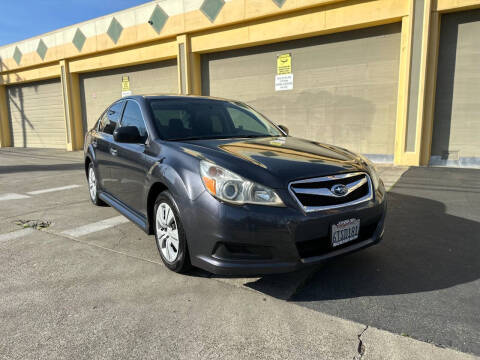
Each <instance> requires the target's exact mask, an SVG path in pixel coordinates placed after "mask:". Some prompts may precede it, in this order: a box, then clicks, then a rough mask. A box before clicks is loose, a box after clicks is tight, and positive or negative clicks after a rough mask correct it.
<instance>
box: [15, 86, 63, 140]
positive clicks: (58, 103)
mask: <svg viewBox="0 0 480 360" xmlns="http://www.w3.org/2000/svg"><path fill="white" fill-rule="evenodd" d="M7 89H8V105H9V115H10V129H11V131H12V140H13V146H15V147H41V148H65V145H66V135H65V131H66V130H65V117H64V116H65V113H64V110H63V100H62V88H61V85H60V80H49V81H42V82H37V83H31V84H22V85H15V86H9V87H8V88H7Z"/></svg>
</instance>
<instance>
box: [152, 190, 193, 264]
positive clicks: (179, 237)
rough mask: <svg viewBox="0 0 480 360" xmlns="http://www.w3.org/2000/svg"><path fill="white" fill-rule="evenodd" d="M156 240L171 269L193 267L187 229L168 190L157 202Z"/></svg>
mask: <svg viewBox="0 0 480 360" xmlns="http://www.w3.org/2000/svg"><path fill="white" fill-rule="evenodd" d="M154 228H155V240H156V243H157V248H158V252H159V253H160V257H161V258H162V261H163V263H164V264H165V266H167V267H168V268H169V269H170V270H172V271H175V272H178V273H182V272H186V271H187V270H189V269H190V268H191V265H190V256H189V254H188V247H187V239H186V237H185V231H184V230H183V225H182V223H181V220H180V217H179V215H178V210H177V206H176V203H175V200H174V199H173V197H172V195H171V194H170V192H168V191H164V192H162V193H161V194H160V195H159V196H158V197H157V201H156V202H155V227H154Z"/></svg>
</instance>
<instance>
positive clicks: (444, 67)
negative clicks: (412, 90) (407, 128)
mask: <svg viewBox="0 0 480 360" xmlns="http://www.w3.org/2000/svg"><path fill="white" fill-rule="evenodd" d="M474 22H480V10H473V11H469V12H468V13H467V12H459V13H454V14H448V15H445V16H443V17H442V27H441V33H440V39H441V40H442V41H441V43H440V48H439V56H438V71H437V86H436V100H435V115H434V128H433V139H432V155H434V156H435V155H436V156H441V157H442V160H447V159H448V155H449V154H448V151H449V150H452V149H450V137H451V136H450V134H451V130H452V120H454V119H452V116H453V110H454V104H453V100H454V96H455V97H456V98H457V99H458V100H460V101H461V99H462V98H463V97H465V94H463V92H465V91H468V90H470V91H474V90H475V89H476V88H475V87H474V88H472V85H473V86H474V84H470V85H467V84H466V83H465V81H467V82H468V81H473V80H474V79H473V78H470V79H468V73H467V74H465V73H464V74H463V75H462V74H457V86H458V85H459V82H460V81H462V80H463V81H462V85H461V87H459V88H457V90H456V92H455V94H454V91H455V79H456V66H457V61H458V59H457V50H458V51H461V49H462V48H464V47H465V45H466V44H465V41H467V40H464V43H461V44H458V39H459V27H460V26H462V25H464V24H468V23H474ZM471 36H474V34H473V33H472V34H471ZM463 38H464V39H468V38H467V37H463ZM468 41H471V43H470V44H468V45H469V47H470V46H472V48H475V44H478V41H476V40H472V39H469V40H468ZM463 53H464V54H465V50H463ZM477 55H478V53H477ZM472 61H473V58H472ZM465 86H468V89H467V88H465ZM458 100H457V104H456V106H455V107H456V109H457V114H458V117H459V119H458V120H457V121H469V120H470V119H468V117H469V116H471V117H477V116H476V114H478V111H479V108H478V107H474V106H472V105H473V104H465V103H464V104H459V103H458ZM453 150H458V149H453Z"/></svg>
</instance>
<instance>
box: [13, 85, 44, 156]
mask: <svg viewBox="0 0 480 360" xmlns="http://www.w3.org/2000/svg"><path fill="white" fill-rule="evenodd" d="M34 90H35V92H36V93H38V86H34ZM8 100H9V101H8V106H9V111H8V112H9V114H10V117H11V118H12V119H11V121H12V123H13V121H18V120H19V121H20V126H21V131H22V144H21V145H20V144H17V143H15V142H14V141H15V140H14V136H13V127H12V126H10V136H11V139H12V146H15V147H27V146H28V144H27V126H28V128H29V129H30V130H35V127H34V126H33V124H32V122H31V121H30V120H29V119H28V117H27V115H26V114H25V103H24V95H23V90H22V87H21V86H13V87H11V88H9V89H8ZM12 105H13V106H14V107H15V109H16V110H17V111H18V114H19V116H20V119H18V120H17V119H14V118H13V116H12V115H11V114H12V109H11V106H12Z"/></svg>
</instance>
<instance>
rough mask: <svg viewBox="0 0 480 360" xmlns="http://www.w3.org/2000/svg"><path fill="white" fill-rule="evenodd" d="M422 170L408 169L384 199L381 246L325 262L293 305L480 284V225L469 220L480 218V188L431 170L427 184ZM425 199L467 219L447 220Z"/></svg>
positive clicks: (445, 214)
mask: <svg viewBox="0 0 480 360" xmlns="http://www.w3.org/2000/svg"><path fill="white" fill-rule="evenodd" d="M455 170H457V171H458V172H462V170H460V169H455ZM426 171H427V172H428V171H429V169H425V168H411V169H409V170H408V171H407V172H406V173H405V174H404V175H403V176H402V177H401V178H400V180H399V181H398V182H397V184H396V185H395V186H394V187H393V189H392V190H391V191H390V192H389V193H388V197H387V198H388V215H387V220H386V228H385V235H384V239H383V242H381V243H380V244H379V245H377V246H374V247H371V248H369V249H365V250H364V251H361V252H358V253H355V254H351V255H347V256H344V257H342V258H337V259H332V260H330V261H328V262H326V263H325V264H324V265H323V266H322V267H321V268H320V269H319V271H318V272H317V273H316V275H315V277H314V278H313V279H312V281H311V282H310V284H309V285H308V291H304V292H300V293H298V294H297V295H296V296H294V298H293V299H292V300H295V301H319V300H334V299H347V298H355V297H363V296H382V295H394V294H409V293H419V292H428V291H434V290H440V289H445V288H449V287H452V286H456V285H460V284H464V283H468V282H472V281H475V280H477V279H479V278H480V261H479V254H480V235H479V234H480V222H478V221H475V220H472V219H475V218H476V219H478V218H479V217H480V186H478V185H476V186H475V181H473V182H472V184H471V185H468V184H465V182H462V181H461V176H460V177H459V176H458V173H457V174H455V175H451V176H450V175H449V174H454V173H453V172H452V169H445V170H442V169H430V171H432V172H434V173H435V174H433V179H430V182H427V180H428V177H423V176H422V174H423V173H425V172H426ZM463 172H465V170H463ZM471 174H474V176H475V177H476V178H477V180H479V179H480V172H479V171H476V170H471V171H470V170H467V171H466V176H470V175H471ZM430 176H431V175H430ZM479 183H480V182H476V184H479ZM415 193H419V194H421V195H422V196H413V195H412V194H415ZM432 198H438V199H439V200H440V199H443V200H445V199H447V202H448V204H449V208H448V210H449V211H450V212H452V209H450V207H452V208H453V211H455V212H457V211H456V210H457V209H458V208H459V207H462V206H463V205H464V206H466V207H467V208H469V209H467V210H469V212H470V215H471V216H469V217H470V218H471V219H467V218H465V217H461V216H455V215H452V214H451V213H448V212H447V207H446V204H445V203H444V202H443V201H441V200H440V201H439V200H434V199H432ZM462 202H463V203H464V204H462ZM475 204H476V205H475ZM450 205H452V206H450ZM467 212H468V211H467Z"/></svg>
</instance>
